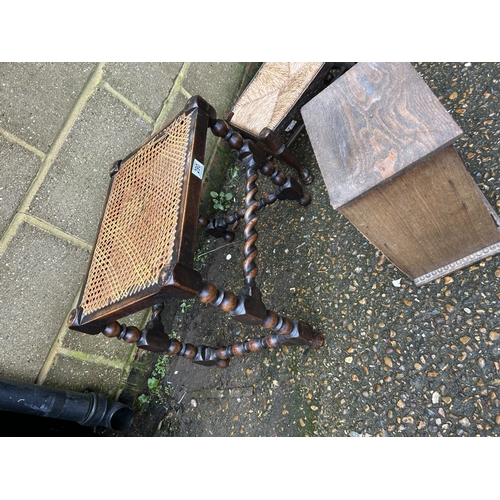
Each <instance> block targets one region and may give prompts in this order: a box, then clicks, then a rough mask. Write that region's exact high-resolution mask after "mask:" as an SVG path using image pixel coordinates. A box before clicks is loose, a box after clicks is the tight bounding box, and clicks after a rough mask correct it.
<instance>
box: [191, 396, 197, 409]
mask: <svg viewBox="0 0 500 500" xmlns="http://www.w3.org/2000/svg"><path fill="white" fill-rule="evenodd" d="M191 406H192V407H193V408H196V407H197V406H198V401H196V399H194V398H192V399H191Z"/></svg>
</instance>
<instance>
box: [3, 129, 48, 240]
mask: <svg viewBox="0 0 500 500" xmlns="http://www.w3.org/2000/svg"><path fill="white" fill-rule="evenodd" d="M0 151H2V154H1V155H0V235H1V234H3V233H4V231H5V230H6V228H7V225H8V224H9V222H10V221H11V219H12V217H13V216H14V214H15V213H16V209H17V207H18V206H19V203H20V202H21V200H22V199H23V197H24V195H25V193H26V190H27V189H28V187H29V186H30V184H31V181H32V180H33V178H34V177H35V175H36V173H37V172H38V169H39V168H40V162H41V158H40V157H39V156H37V155H36V154H34V153H32V152H31V151H28V150H27V149H25V148H23V147H21V146H19V145H18V144H14V143H12V142H10V141H7V139H5V138H4V137H3V136H1V135H0Z"/></svg>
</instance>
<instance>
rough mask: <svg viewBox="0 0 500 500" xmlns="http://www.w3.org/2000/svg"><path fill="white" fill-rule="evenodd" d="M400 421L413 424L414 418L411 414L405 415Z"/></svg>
mask: <svg viewBox="0 0 500 500" xmlns="http://www.w3.org/2000/svg"><path fill="white" fill-rule="evenodd" d="M402 421H403V423H404V424H413V422H414V419H413V417H412V416H411V415H408V416H407V417H403V418H402Z"/></svg>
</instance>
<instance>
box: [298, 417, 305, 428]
mask: <svg viewBox="0 0 500 500" xmlns="http://www.w3.org/2000/svg"><path fill="white" fill-rule="evenodd" d="M299 424H300V426H301V427H305V426H306V424H305V423H304V421H303V420H302V419H301V418H299Z"/></svg>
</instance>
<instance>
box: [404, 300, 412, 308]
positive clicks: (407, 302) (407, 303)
mask: <svg viewBox="0 0 500 500" xmlns="http://www.w3.org/2000/svg"><path fill="white" fill-rule="evenodd" d="M403 302H404V304H405V305H406V306H408V307H410V306H411V305H412V304H413V302H412V301H411V300H408V299H403Z"/></svg>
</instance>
